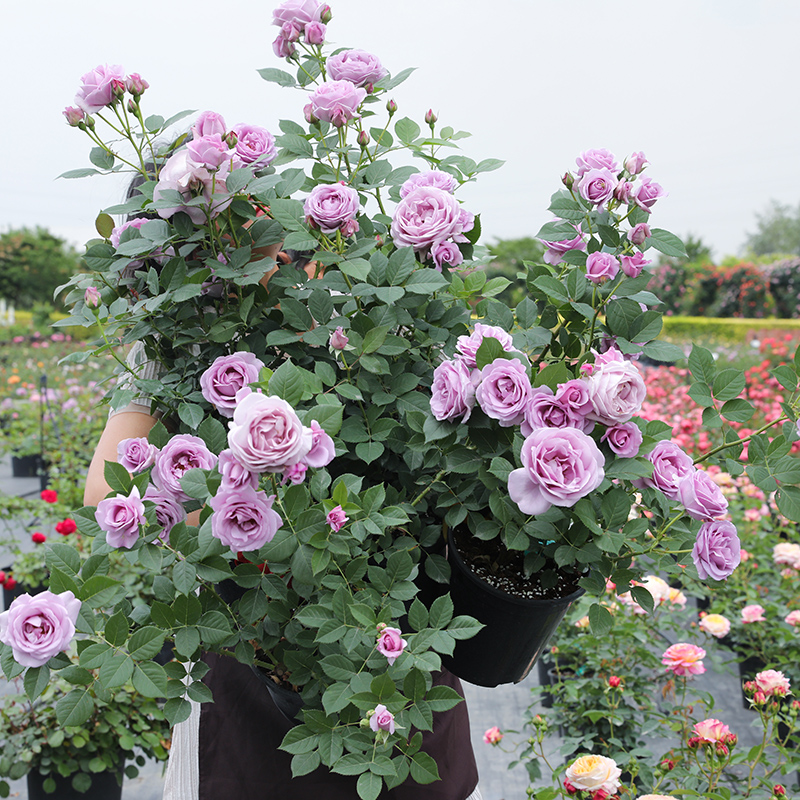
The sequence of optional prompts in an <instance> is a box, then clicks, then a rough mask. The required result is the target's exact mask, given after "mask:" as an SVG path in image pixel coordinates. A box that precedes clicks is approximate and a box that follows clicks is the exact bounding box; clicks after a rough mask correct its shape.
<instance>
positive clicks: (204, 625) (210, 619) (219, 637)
mask: <svg viewBox="0 0 800 800" xmlns="http://www.w3.org/2000/svg"><path fill="white" fill-rule="evenodd" d="M197 630H198V631H199V633H200V638H201V640H202V641H203V642H205V643H206V644H220V643H221V642H224V641H225V639H227V638H228V637H229V636H230V635H231V626H230V623H229V622H228V619H227V618H226V617H225V615H224V614H223V613H222V612H221V611H206V613H205V614H203V616H202V617H200V621H199V622H198V623H197Z"/></svg>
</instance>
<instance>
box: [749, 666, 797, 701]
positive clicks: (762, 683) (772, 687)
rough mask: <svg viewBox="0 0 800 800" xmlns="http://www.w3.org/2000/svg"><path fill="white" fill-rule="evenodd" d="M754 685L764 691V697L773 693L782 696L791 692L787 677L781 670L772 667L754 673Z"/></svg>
mask: <svg viewBox="0 0 800 800" xmlns="http://www.w3.org/2000/svg"><path fill="white" fill-rule="evenodd" d="M756 686H757V687H758V689H759V690H760V691H762V692H764V696H765V697H772V696H773V695H778V696H779V697H783V696H784V695H787V694H791V693H792V689H791V685H790V684H789V679H788V678H787V677H786V676H785V675H784V674H783V673H782V672H778V671H777V670H774V669H765V670H764V671H763V672H759V673H758V674H757V675H756Z"/></svg>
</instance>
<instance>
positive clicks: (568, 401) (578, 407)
mask: <svg viewBox="0 0 800 800" xmlns="http://www.w3.org/2000/svg"><path fill="white" fill-rule="evenodd" d="M556 400H558V401H560V402H562V403H563V404H564V405H566V406H567V407H568V408H571V409H572V410H573V411H577V413H578V414H580V415H581V416H582V417H585V416H586V415H587V414H588V413H589V412H590V411H591V410H592V396H591V393H590V392H589V383H588V381H585V380H584V379H583V378H573V379H572V380H571V381H567V382H566V383H561V384H559V385H558V388H557V389H556ZM584 433H588V431H584Z"/></svg>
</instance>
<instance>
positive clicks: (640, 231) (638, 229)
mask: <svg viewBox="0 0 800 800" xmlns="http://www.w3.org/2000/svg"><path fill="white" fill-rule="evenodd" d="M650 236H651V233H650V226H649V225H648V224H647V223H645V222H640V223H639V224H638V225H634V227H632V228H631V229H630V230H629V231H628V239H630V241H631V242H633V243H634V244H635V245H636V246H637V247H641V246H642V245H643V244H644V243H645V242H646V241H647V239H649V238H650Z"/></svg>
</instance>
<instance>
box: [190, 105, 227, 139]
mask: <svg viewBox="0 0 800 800" xmlns="http://www.w3.org/2000/svg"><path fill="white" fill-rule="evenodd" d="M226 131H227V128H226V127H225V120H224V119H223V118H222V114H217V112H216V111H204V112H203V113H202V114H201V115H200V116H199V117H198V118H197V119H196V120H195V123H194V125H192V138H193V139H200V138H202V137H203V136H213V135H214V134H218V135H219V136H220V137H222V136H224V135H225V133H226Z"/></svg>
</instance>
